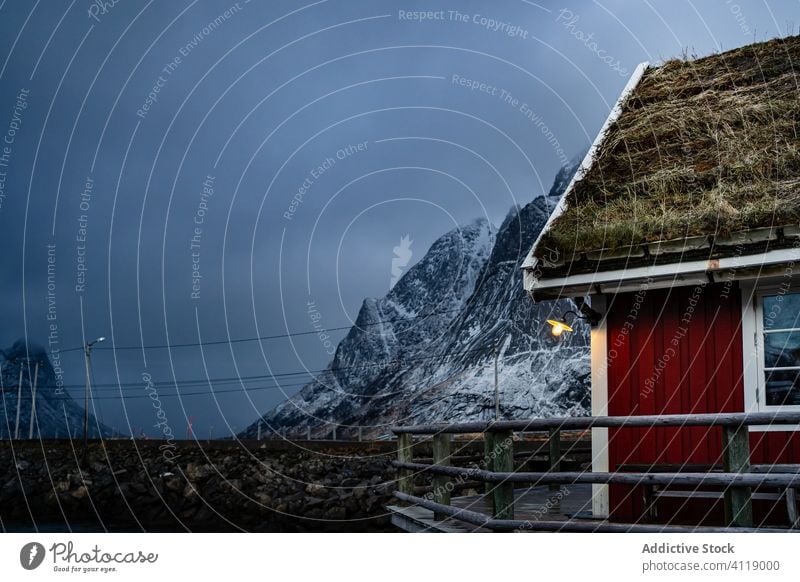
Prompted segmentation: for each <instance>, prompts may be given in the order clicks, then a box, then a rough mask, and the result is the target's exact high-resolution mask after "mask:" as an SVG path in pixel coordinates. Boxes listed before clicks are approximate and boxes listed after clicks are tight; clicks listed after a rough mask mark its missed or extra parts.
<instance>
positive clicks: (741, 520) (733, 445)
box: [722, 425, 753, 527]
mask: <svg viewBox="0 0 800 582" xmlns="http://www.w3.org/2000/svg"><path fill="white" fill-rule="evenodd" d="M722 462H723V466H724V468H725V472H727V473H748V472H749V471H750V431H749V430H748V427H747V426H745V425H739V426H725V427H723V428H722ZM751 493H752V492H751V490H750V487H728V488H727V489H725V521H726V522H727V523H728V524H729V525H732V526H739V527H753V503H752V499H751Z"/></svg>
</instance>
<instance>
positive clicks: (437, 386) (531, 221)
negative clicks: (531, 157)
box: [243, 164, 590, 436]
mask: <svg viewBox="0 0 800 582" xmlns="http://www.w3.org/2000/svg"><path fill="white" fill-rule="evenodd" d="M576 169H577V164H576V165H572V166H570V167H568V168H564V169H562V170H561V171H560V172H559V173H558V175H557V176H556V179H555V183H554V185H553V188H552V190H551V191H550V193H549V195H548V196H542V197H539V198H536V199H535V200H533V201H532V202H531V203H529V204H528V205H526V206H524V207H523V208H514V209H512V211H511V212H510V213H509V214H508V216H507V217H506V219H505V220H504V222H503V224H502V225H501V227H500V228H499V229H498V230H497V231H496V232H494V231H493V229H492V227H491V226H490V225H489V224H488V223H487V222H486V221H485V220H477V221H475V222H473V223H471V224H469V225H467V226H466V227H463V228H460V229H455V230H453V231H451V232H449V233H447V234H446V235H444V236H443V237H441V238H440V239H439V240H437V241H436V242H435V243H434V244H433V246H431V248H430V250H429V251H428V253H427V254H426V255H425V257H424V258H423V259H422V260H421V261H420V262H419V263H417V264H416V265H415V266H414V267H413V268H411V269H410V270H409V271H408V272H407V273H405V275H403V277H402V278H401V279H400V280H399V281H398V282H397V284H396V285H395V286H394V287H393V288H392V290H391V291H390V292H389V293H388V294H387V295H386V297H384V298H382V299H377V300H375V299H367V300H365V301H364V303H363V305H362V307H361V310H360V312H359V314H358V318H357V320H356V324H355V326H353V328H352V329H351V330H350V332H349V333H348V334H347V336H346V337H345V338H344V339H343V340H342V341H341V342H340V343H339V345H338V347H337V350H336V353H335V356H334V359H333V361H332V362H331V364H330V365H329V367H328V369H327V371H326V372H324V373H323V374H321V375H320V376H319V377H318V378H317V379H316V380H315V381H314V382H312V383H310V384H309V385H307V386H306V387H304V388H303V389H302V390H301V391H300V392H299V393H298V394H297V395H295V396H294V397H292V398H290V399H289V400H287V401H286V402H284V403H282V404H280V405H279V406H277V407H276V408H275V409H274V410H272V411H270V412H269V413H267V414H266V415H264V417H263V418H262V419H261V420H259V421H257V422H256V423H254V424H253V425H251V426H250V427H249V428H248V429H247V430H246V431H245V432H244V433H243V435H244V436H253V435H255V434H256V432H257V424H258V422H261V423H262V426H264V427H271V428H272V429H287V430H289V431H297V432H298V433H301V432H305V431H306V430H308V428H310V429H311V430H312V432H313V433H314V434H315V435H316V436H323V435H325V434H330V432H331V430H332V428H333V426H337V430H338V433H339V434H340V435H344V434H345V433H347V432H350V433H351V434H352V432H353V431H354V430H356V429H355V428H354V427H358V426H361V427H364V430H365V431H366V434H370V435H371V436H377V435H380V434H384V433H386V432H387V427H388V426H389V425H391V424H394V423H404V424H410V423H420V422H431V421H445V420H446V421H451V422H455V421H467V420H478V419H488V418H494V361H495V348H496V349H497V360H498V377H499V388H500V403H501V415H502V417H503V418H527V417H532V416H550V415H585V414H588V411H589V408H590V404H589V350H588V346H589V341H588V329H586V328H585V327H583V326H580V325H579V326H578V327H577V329H576V332H577V333H574V334H567V335H566V336H562V337H561V338H560V339H558V340H556V339H554V338H552V337H551V336H550V334H549V330H548V329H547V328H548V326H547V325H546V323H545V320H546V319H548V318H550V317H552V316H553V315H559V314H561V313H563V312H564V311H566V310H568V309H571V308H574V305H573V304H572V302H570V301H558V302H546V303H541V304H534V303H533V302H532V301H531V300H530V299H529V298H528V297H526V295H525V292H524V290H523V287H522V273H521V271H520V264H521V262H522V260H523V259H524V257H525V255H526V253H527V252H528V250H530V247H531V245H532V244H533V242H534V240H535V238H536V236H537V235H538V234H539V232H540V231H541V229H542V228H543V226H544V224H545V222H546V221H547V218H548V217H549V215H550V212H551V211H552V209H553V208H554V206H555V204H556V202H557V201H558V198H559V197H560V196H561V194H563V192H564V190H565V188H566V186H567V184H568V183H569V180H570V178H571V177H572V175H573V174H574V172H575V170H576ZM387 321H388V322H387ZM375 322H384V323H379V324H376V323H375ZM267 430H269V428H267Z"/></svg>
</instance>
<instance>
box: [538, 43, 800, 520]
mask: <svg viewBox="0 0 800 582" xmlns="http://www.w3.org/2000/svg"><path fill="white" fill-rule="evenodd" d="M799 63H800V37H791V38H784V39H776V40H771V41H769V42H764V43H759V44H754V45H750V46H747V47H743V48H740V49H736V50H733V51H728V52H724V53H720V54H717V55H713V56H709V57H706V58H702V59H697V60H672V61H668V62H666V63H664V64H663V65H661V66H657V67H651V66H648V65H647V64H642V65H640V66H639V67H638V68H637V70H636V71H635V73H634V75H633V77H632V78H631V79H630V81H629V83H628V85H627V87H626V88H625V90H624V92H623V93H622V95H621V96H620V98H619V100H618V102H617V103H616V105H615V107H614V109H613V110H612V112H611V114H610V116H609V117H608V119H607V121H606V123H605V125H604V126H603V128H602V130H601V132H600V134H599V136H598V138H597V139H596V141H595V143H594V144H593V146H592V148H591V150H590V151H589V153H588V154H587V156H586V158H585V160H584V161H583V164H582V166H581V168H580V169H579V170H578V173H577V174H576V176H575V178H574V179H573V181H572V183H571V184H570V185H569V187H568V189H567V191H566V193H565V195H564V197H563V199H562V200H561V202H560V204H559V205H558V207H557V208H556V210H555V211H554V213H553V215H552V217H551V218H550V221H549V222H548V224H547V225H546V226H545V228H544V230H543V231H542V233H541V234H540V236H539V238H538V240H537V241H536V243H535V244H534V246H533V248H532V250H531V251H530V254H529V255H528V257H527V259H526V260H525V262H524V264H523V272H524V280H525V289H526V291H527V292H528V293H529V294H530V296H531V297H532V298H533V299H534V300H536V301H540V300H546V299H553V298H574V299H576V309H575V312H574V313H564V314H560V313H554V314H553V325H554V326H556V327H558V326H561V327H560V328H558V329H556V333H559V332H561V331H563V330H564V329H567V328H569V327H572V326H573V325H574V322H575V321H576V320H577V319H587V320H589V321H592V323H594V325H592V327H591V353H592V355H591V358H592V386H591V390H592V394H591V398H592V415H593V416H638V415H657V414H678V413H685V414H700V413H735V412H779V411H800V69H798V64H799ZM798 429H800V427H798V426H794V425H789V426H786V425H782V426H751V427H749V441H750V443H749V444H750V455H751V457H750V459H751V463H752V464H754V465H762V466H766V469H765V470H769V467H770V466H774V465H776V464H781V465H784V467H785V466H786V465H789V464H798V463H800V433H798V432H797V431H798ZM722 450H723V443H722V436H721V434H720V432H719V430H715V429H714V428H712V427H709V428H706V427H664V428H636V429H630V428H628V429H617V428H593V429H592V451H593V452H592V455H593V459H592V468H593V471H610V472H624V471H626V470H631V471H642V470H648V471H655V472H657V471H659V470H664V471H680V470H687V471H691V470H700V471H713V470H714V469H715V467H717V466H719V465H721V464H722ZM762 468H763V467H762ZM593 487H594V489H593V499H592V512H593V514H594V516H595V517H602V516H608V518H609V520H610V521H620V522H634V521H637V520H641V518H642V515H643V513H644V512H645V511H646V510H648V507H646V506H647V505H648V503H649V502H648V499H647V496H646V495H642V493H641V491H640V489H641V488H637V487H630V486H626V485H624V484H611V485H594V486H593ZM684 489H686V488H685V487H684ZM689 489H690V490H689V491H679V490H673V491H670V488H665V489H664V490H662V491H660V492H659V499H658V500H657V503H655V504H654V506H655V507H657V509H658V515H657V516H655V517H656V519H657V520H658V521H660V522H662V523H664V522H666V521H669V522H671V523H694V524H698V523H707V522H708V523H711V522H718V521H722V517H721V512H722V503H721V496H720V494H719V493H718V492H715V491H713V490H711V489H708V488H704V490H702V491H699V490H698V488H697V487H694V488H689ZM753 512H754V516H755V521H756V522H757V523H762V524H768V523H776V524H785V522H786V514H785V511H784V510H783V509H782V506H781V504H780V503H778V502H777V501H775V500H774V499H772V497H770V496H769V495H761V496H759V494H758V493H756V494H754V496H753Z"/></svg>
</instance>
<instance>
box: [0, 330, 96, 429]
mask: <svg viewBox="0 0 800 582" xmlns="http://www.w3.org/2000/svg"><path fill="white" fill-rule="evenodd" d="M37 363H38V364H39V368H38V376H37V375H36V364H37ZM0 370H1V371H0V378H2V390H0V396H2V401H0V437H2V438H4V439H5V438H8V436H9V435H11V436H12V437H13V436H14V434H15V433H16V432H17V427H19V428H18V433H19V437H20V438H28V435H29V434H30V426H31V424H30V422H31V410H32V403H33V386H34V384H35V385H36V414H35V416H34V423H33V438H34V439H37V438H39V437H40V436H41V438H55V437H59V438H67V437H68V436H69V435H73V436H74V437H75V438H83V407H82V406H79V405H78V404H77V403H76V402H75V400H73V399H72V397H71V396H70V395H69V393H68V392H67V391H66V390H64V389H63V387H62V388H61V390H59V389H58V386H57V383H56V374H55V371H54V370H53V365H52V363H51V362H50V358H49V357H48V356H47V352H46V351H45V349H44V348H43V347H41V346H37V345H35V344H32V343H30V342H29V343H27V344H26V343H25V341H24V340H17V341H16V342H14V345H13V346H11V348H10V349H8V350H5V351H3V350H0ZM20 377H21V378H22V382H21V387H22V390H21V391H20ZM34 380H35V381H34ZM19 394H21V398H20V399H19V402H20V407H19V423H17V397H18V395H19ZM88 433H89V437H90V438H97V437H98V436H99V435H101V434H102V435H103V436H111V429H110V428H108V427H107V426H105V425H103V424H102V423H99V422H98V421H97V420H96V419H95V417H94V415H91V414H90V415H89V427H88Z"/></svg>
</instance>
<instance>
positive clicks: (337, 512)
mask: <svg viewBox="0 0 800 582" xmlns="http://www.w3.org/2000/svg"><path fill="white" fill-rule="evenodd" d="M324 517H325V519H331V520H337V521H341V520H343V519H346V518H347V512H346V510H345V508H344V507H342V506H341V505H337V506H334V507H331V508H330V509H328V510H327V511H326V512H325V516H324Z"/></svg>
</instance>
